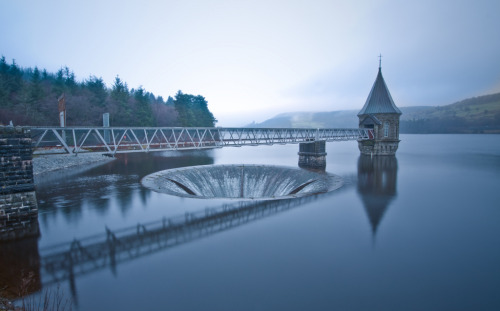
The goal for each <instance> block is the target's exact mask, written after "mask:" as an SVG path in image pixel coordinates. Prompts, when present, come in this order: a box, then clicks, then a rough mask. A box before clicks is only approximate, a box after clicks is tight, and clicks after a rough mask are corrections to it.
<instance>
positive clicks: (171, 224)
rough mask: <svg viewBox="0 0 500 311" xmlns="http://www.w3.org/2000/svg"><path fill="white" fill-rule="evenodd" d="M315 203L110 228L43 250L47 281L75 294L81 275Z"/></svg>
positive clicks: (236, 207) (234, 207) (247, 206)
mask: <svg viewBox="0 0 500 311" xmlns="http://www.w3.org/2000/svg"><path fill="white" fill-rule="evenodd" d="M315 199H317V196H310V197H303V198H297V199H288V200H271V201H258V202H254V201H240V202H238V203H235V204H231V205H230V204H227V205H223V206H221V207H218V208H210V209H208V208H207V209H205V210H202V211H199V212H194V213H186V214H185V215H182V216H180V217H174V218H164V219H162V220H160V221H156V222H152V223H148V224H140V225H137V226H134V227H130V228H126V229H122V230H116V231H111V230H109V229H108V228H106V234H102V235H95V236H91V237H87V238H84V239H80V240H74V241H73V242H69V243H64V244H58V245H54V246H49V247H46V248H42V249H40V258H41V262H40V270H41V271H40V272H41V274H42V281H43V283H44V284H46V285H48V284H53V283H58V282H61V281H64V280H69V281H70V284H71V287H72V288H73V289H74V286H75V283H74V281H75V277H77V276H80V275H84V274H87V273H91V272H93V271H97V270H100V269H104V268H106V267H110V268H111V270H112V271H113V272H115V271H116V266H117V265H118V264H119V263H122V262H126V261H131V260H134V259H136V258H139V257H142V256H145V255H148V254H151V253H154V252H158V251H161V250H163V249H166V248H169V247H173V246H176V245H179V244H183V243H186V242H190V241H192V240H195V239H199V238H202V237H205V236H209V235H212V234H215V233H218V232H221V231H224V230H228V229H232V228H235V227H238V226H240V225H243V224H246V223H249V222H251V221H254V220H258V219H261V218H264V217H267V216H271V215H275V214H278V213H280V212H284V211H286V210H289V209H292V208H294V207H298V206H301V205H303V204H305V203H307V202H310V201H313V200H315Z"/></svg>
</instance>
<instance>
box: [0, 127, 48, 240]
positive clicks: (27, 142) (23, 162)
mask: <svg viewBox="0 0 500 311" xmlns="http://www.w3.org/2000/svg"><path fill="white" fill-rule="evenodd" d="M38 235H39V231H38V205H37V201H36V195H35V185H34V181H33V164H32V153H31V135H30V130H29V129H26V128H22V127H8V126H7V127H0V241H8V240H16V239H20V238H24V237H29V236H31V237H32V236H38Z"/></svg>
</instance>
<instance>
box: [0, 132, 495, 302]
mask: <svg viewBox="0 0 500 311" xmlns="http://www.w3.org/2000/svg"><path fill="white" fill-rule="evenodd" d="M401 139H402V141H401V143H400V149H399V150H398V152H397V155H396V157H374V158H373V159H371V158H370V157H360V156H359V151H358V150H357V145H356V143H355V142H338V143H327V153H328V155H327V168H326V171H327V172H328V173H332V174H336V175H339V176H341V177H342V178H343V180H344V185H343V187H341V188H340V189H338V190H335V191H333V192H330V193H327V194H320V195H316V196H308V197H304V198H297V199H287V200H274V201H258V200H246V201H239V200H227V199H210V200H204V199H191V198H181V197H176V196H172V195H168V194H165V193H158V192H155V191H151V190H149V189H148V188H146V187H144V186H142V185H141V183H140V181H141V179H142V178H143V177H144V176H146V175H148V174H151V173H154V172H157V171H161V170H165V169H170V168H178V167H186V166H194V165H211V164H217V165H219V164H258V165H263V164H265V165H278V166H285V167H291V168H296V167H297V161H298V155H297V152H298V145H284V146H260V147H243V148H223V149H217V150H209V151H186V152H166V153H152V154H128V155H120V156H119V158H118V160H116V161H114V162H111V163H107V164H104V165H102V166H98V167H91V168H89V169H88V170H85V171H83V170H77V171H73V172H71V171H65V172H60V173H53V174H50V175H47V176H46V177H44V178H40V179H39V180H38V184H37V197H38V200H39V209H40V215H39V223H40V231H41V237H40V238H39V240H38V241H32V242H31V245H32V246H31V248H32V255H31V256H32V258H36V256H39V265H38V266H37V265H34V266H33V265H32V266H31V267H28V266H29V264H28V263H24V265H25V266H24V267H19V269H21V268H24V269H34V270H35V272H36V273H37V275H38V277H39V279H40V286H39V287H43V288H44V289H47V288H53V287H55V286H56V283H52V284H51V285H49V284H48V283H50V282H51V280H53V276H54V274H57V273H59V274H58V276H60V279H61V281H60V286H61V289H62V290H63V292H64V293H65V295H67V297H69V298H70V299H72V300H73V301H74V309H76V310H165V309H171V310H325V309H328V310H367V309H370V310H496V309H500V298H499V296H498V289H499V288H500V269H499V266H498V262H500V247H498V245H500V243H499V242H500V226H498V221H499V219H500V209H499V208H498V202H499V201H500V192H499V191H498V185H499V184H500V135H401ZM138 224H141V225H140V226H138ZM106 228H107V229H108V230H109V231H108V235H107V233H106ZM120 230H122V231H120ZM90 236H94V237H93V238H92V239H87V238H89V237H90ZM113 236H114V237H113ZM132 236H135V238H134V239H132V238H130V237H132ZM110 237H113V238H112V239H116V240H115V241H118V242H115V244H109V243H110V242H109V241H110V240H109V239H111V238H110ZM75 239H76V240H77V241H80V245H83V246H85V245H90V244H91V243H94V242H95V245H96V247H101V254H103V255H102V256H103V257H101V258H97V256H94V257H93V258H94V259H95V261H94V262H91V261H87V264H86V265H81V266H77V265H75V268H74V278H73V280H71V278H69V277H66V276H67V275H68V274H67V273H66V274H64V273H63V272H64V271H63V272H61V271H59V272H58V271H55V272H54V273H52V274H51V273H49V272H48V270H47V269H46V268H45V266H44V263H47V262H49V261H50V260H52V259H53V258H54V257H50V256H51V254H52V255H53V254H54V253H57V251H56V250H62V249H66V250H67V249H69V248H70V247H71V242H72V241H74V240H75ZM125 242H126V243H129V244H128V245H130V249H128V250H126V249H125V248H123V245H125V244H126V243H125ZM58 243H63V244H62V246H58V247H56V248H50V247H51V246H53V245H55V244H58ZM120 243H121V244H120ZM73 245H76V244H73ZM109 245H113V247H112V248H110V246H109ZM120 245H121V246H120ZM19 247H21V246H19ZM23 247H24V249H26V245H25V246H23ZM37 247H38V249H37ZM15 249H16V246H15V245H14V246H12V247H11V249H10V251H9V252H11V253H12V254H16V252H15ZM88 250H89V252H90V248H88ZM112 250H113V251H112ZM82 254H83V253H82ZM92 254H96V253H92ZM2 256H3V257H0V259H2V258H3V259H2V260H4V261H5V260H7V259H8V256H7V255H5V254H3V255H2ZM6 256H7V257H6ZM6 258H7V259H6ZM81 258H87V259H88V257H85V256H83V255H82V257H81ZM112 258H114V259H112ZM75 262H76V261H75ZM84 268H85V269H84ZM12 269H14V267H13V268H12ZM16 269H17V267H16ZM64 275H66V276H64ZM35 295H36V294H35Z"/></svg>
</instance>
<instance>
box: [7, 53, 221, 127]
mask: <svg viewBox="0 0 500 311" xmlns="http://www.w3.org/2000/svg"><path fill="white" fill-rule="evenodd" d="M62 94H64V97H65V103H66V112H67V119H66V122H67V126H82V125H85V126H102V114H103V113H106V112H109V114H110V125H111V126H206V127H212V126H215V123H216V122H217V120H216V119H215V118H214V116H213V115H212V113H211V112H210V110H209V109H208V105H207V101H206V100H205V98H204V97H203V96H200V95H197V96H194V95H189V94H183V93H182V92H181V91H179V92H178V93H177V95H176V96H175V99H174V98H172V97H170V96H169V97H168V99H167V100H164V99H163V98H162V97H161V96H155V95H154V94H152V93H150V92H147V91H146V90H145V89H143V88H142V86H140V87H138V88H136V89H133V88H132V89H129V87H128V85H127V83H126V82H125V81H122V80H121V79H120V78H119V77H118V76H117V77H116V78H115V81H114V83H113V85H112V86H111V88H107V87H106V85H105V83H104V81H103V80H102V78H97V77H95V76H90V77H89V78H88V79H86V80H84V81H81V82H79V81H76V79H75V74H74V73H73V72H72V71H71V70H70V69H69V68H68V67H65V68H61V69H60V70H59V71H57V72H56V73H50V72H47V71H46V70H45V69H42V70H40V69H38V68H37V67H35V68H21V67H19V66H18V65H17V64H16V62H15V61H12V63H11V64H8V63H7V62H6V60H5V57H2V58H1V59H0V124H8V123H9V122H10V121H12V122H13V123H14V125H51V126H57V125H59V119H58V100H57V99H58V98H59V97H60V96H61V95H62Z"/></svg>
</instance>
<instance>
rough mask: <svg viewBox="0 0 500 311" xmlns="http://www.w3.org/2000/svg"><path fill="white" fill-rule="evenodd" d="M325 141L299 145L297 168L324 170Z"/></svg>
mask: <svg viewBox="0 0 500 311" xmlns="http://www.w3.org/2000/svg"><path fill="white" fill-rule="evenodd" d="M325 144H326V142H325V141H312V142H310V143H300V144H299V167H302V168H313V169H324V168H326V151H325Z"/></svg>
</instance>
